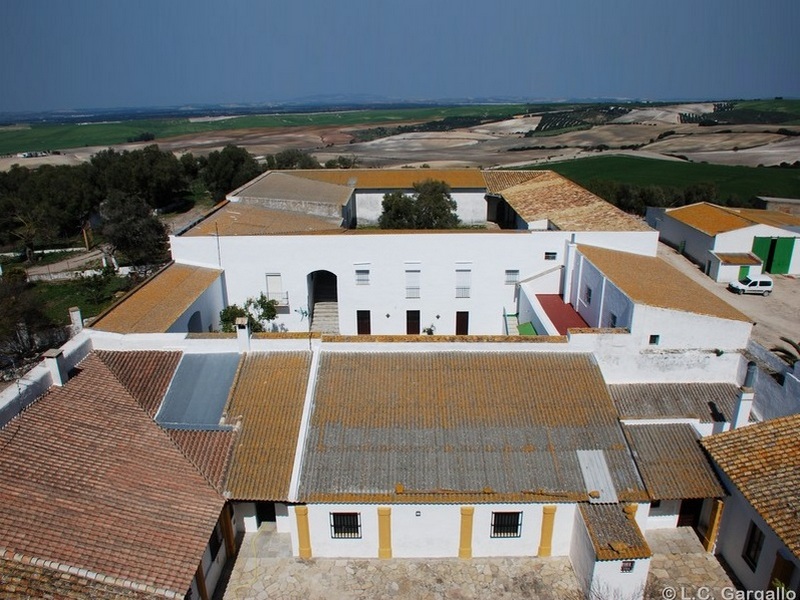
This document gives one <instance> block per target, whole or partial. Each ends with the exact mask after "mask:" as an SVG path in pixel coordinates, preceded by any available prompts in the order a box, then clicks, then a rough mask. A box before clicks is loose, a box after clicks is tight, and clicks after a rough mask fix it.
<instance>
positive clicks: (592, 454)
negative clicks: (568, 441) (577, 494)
mask: <svg viewBox="0 0 800 600" xmlns="http://www.w3.org/2000/svg"><path fill="white" fill-rule="evenodd" d="M577 454H578V464H579V465H580V466H581V474H582V475H583V481H584V483H585V484H586V492H587V493H588V494H589V502H590V503H592V504H609V503H611V504H616V503H617V502H619V498H617V490H615V489H614V480H613V479H612V477H611V472H610V471H609V470H608V464H607V463H606V457H605V455H604V454H603V451H602V450H578V452H577ZM595 494H596V495H595Z"/></svg>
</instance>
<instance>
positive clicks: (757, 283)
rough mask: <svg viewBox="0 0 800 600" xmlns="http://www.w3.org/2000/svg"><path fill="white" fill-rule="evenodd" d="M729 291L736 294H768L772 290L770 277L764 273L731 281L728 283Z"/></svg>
mask: <svg viewBox="0 0 800 600" xmlns="http://www.w3.org/2000/svg"><path fill="white" fill-rule="evenodd" d="M728 287H729V288H730V289H731V291H733V292H736V293H737V294H761V295H762V296H769V295H770V292H772V279H770V278H769V277H767V276H766V275H753V276H752V277H745V278H744V279H742V280H741V281H731V282H730V283H729V284H728Z"/></svg>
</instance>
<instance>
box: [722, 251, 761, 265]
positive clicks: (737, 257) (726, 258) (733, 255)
mask: <svg viewBox="0 0 800 600" xmlns="http://www.w3.org/2000/svg"><path fill="white" fill-rule="evenodd" d="M712 254H714V255H715V256H716V257H717V258H718V259H719V261H720V262H721V263H722V264H723V265H742V266H746V265H760V264H761V259H760V258H758V257H757V256H755V255H754V254H750V253H749V252H712Z"/></svg>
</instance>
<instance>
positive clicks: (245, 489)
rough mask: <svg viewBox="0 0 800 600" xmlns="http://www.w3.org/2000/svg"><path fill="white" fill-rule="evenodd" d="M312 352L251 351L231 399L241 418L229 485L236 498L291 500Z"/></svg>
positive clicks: (230, 417) (232, 417) (231, 410)
mask: <svg viewBox="0 0 800 600" xmlns="http://www.w3.org/2000/svg"><path fill="white" fill-rule="evenodd" d="M310 368H311V355H310V354H309V353H307V352H270V353H248V354H247V355H246V356H245V358H244V361H243V362H242V365H241V367H240V371H239V374H238V376H237V379H236V381H235V383H234V387H233V390H232V392H231V398H230V401H229V403H228V406H227V409H226V412H227V421H228V422H229V423H234V422H238V421H240V422H241V427H242V429H241V433H240V435H239V438H238V440H237V443H236V445H235V447H234V450H233V458H232V462H231V468H230V474H229V476H228V481H227V488H228V491H229V492H230V495H231V497H232V498H233V499H235V500H287V499H288V495H289V483H290V481H291V478H292V467H293V466H294V455H295V450H296V448H297V439H298V435H299V432H300V419H301V417H302V414H303V403H304V401H305V394H306V384H307V382H308V375H309V369H310Z"/></svg>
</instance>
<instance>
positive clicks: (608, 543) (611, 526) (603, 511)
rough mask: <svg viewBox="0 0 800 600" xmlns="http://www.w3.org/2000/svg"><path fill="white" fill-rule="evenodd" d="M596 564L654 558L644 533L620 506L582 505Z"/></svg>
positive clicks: (581, 509) (582, 512) (582, 513)
mask: <svg viewBox="0 0 800 600" xmlns="http://www.w3.org/2000/svg"><path fill="white" fill-rule="evenodd" d="M579 506H580V511H581V516H582V517H583V522H584V523H585V524H586V529H587V530H588V532H589V538H590V539H591V540H592V545H593V546H594V553H595V556H596V557H597V560H625V559H637V558H649V557H650V556H652V555H653V553H652V552H651V550H650V546H649V545H648V544H647V540H645V538H644V535H642V531H641V529H639V526H638V525H637V524H636V521H635V520H634V519H631V518H628V517H627V515H625V513H624V511H623V507H622V506H620V505H619V504H580V505H579Z"/></svg>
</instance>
